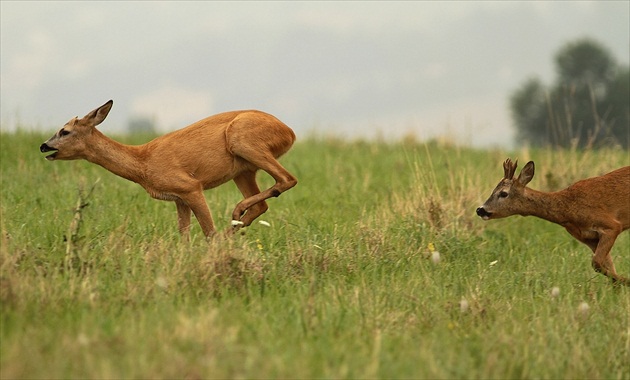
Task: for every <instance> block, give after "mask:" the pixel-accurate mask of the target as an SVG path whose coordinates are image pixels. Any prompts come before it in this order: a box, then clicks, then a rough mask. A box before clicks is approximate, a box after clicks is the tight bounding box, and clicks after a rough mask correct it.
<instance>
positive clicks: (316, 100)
mask: <svg viewBox="0 0 630 380" xmlns="http://www.w3.org/2000/svg"><path fill="white" fill-rule="evenodd" d="M629 4H630V2H628V1H616V2H613V1H594V2H571V1H550V2H543V1H530V2H513V1H508V2H474V1H466V2H396V1H386V2H301V1H300V2H235V1H230V2H203V1H196V2H185V1H176V2H165V1H160V2H150V1H138V2H131V1H120V2H117V1H103V2H96V1H86V2H78V1H77V2H74V1H68V2H55V1H44V2H35V1H24V2H11V1H5V0H2V1H1V2H0V7H1V9H0V11H1V12H0V13H1V24H0V26H1V33H0V38H1V45H0V48H1V54H0V57H1V67H0V69H1V78H0V79H1V83H2V84H1V94H0V95H1V97H0V102H1V104H0V112H1V115H0V116H1V117H0V119H1V123H2V124H1V125H2V129H3V130H11V129H12V128H14V127H15V125H16V124H23V125H28V126H32V127H37V128H40V129H45V130H49V131H53V130H55V129H58V128H60V127H61V126H62V125H63V124H64V123H65V122H66V121H68V120H69V119H70V118H71V117H74V116H83V115H85V114H86V113H87V112H89V111H90V110H92V109H94V108H96V107H97V106H100V105H101V104H103V103H105V102H106V101H107V100H109V99H113V100H114V108H113V109H112V112H111V113H110V115H109V117H108V119H107V120H106V121H105V122H104V123H103V124H102V125H101V127H100V129H101V130H102V131H104V132H105V133H108V132H120V131H123V130H124V129H125V128H126V126H127V124H128V121H129V120H130V119H131V118H134V117H139V116H142V117H149V118H153V120H155V122H156V123H157V125H158V126H159V129H160V131H169V130H173V129H178V128H180V127H183V126H185V125H188V124H190V123H192V122H194V121H196V120H199V119H201V118H204V117H206V116H209V115H211V114H214V113H219V112H222V111H228V110H234V109H251V108H255V109H261V110H263V111H267V112H270V113H272V114H274V115H276V116H277V117H279V118H280V119H281V120H283V121H284V122H285V123H287V124H288V125H289V126H291V127H292V128H293V129H294V130H295V132H296V134H297V135H298V138H299V137H301V136H302V137H304V136H308V135H309V134H311V133H313V132H315V133H317V134H334V135H339V136H343V137H373V136H383V137H391V138H400V137H401V136H403V135H406V134H410V133H412V134H414V135H416V136H417V137H418V138H421V139H424V138H429V137H434V136H437V135H446V136H451V137H452V138H455V139H457V140H459V141H460V142H463V143H469V144H474V145H476V146H488V145H494V144H506V143H508V142H509V141H511V139H512V138H513V134H514V133H513V127H512V121H511V118H510V113H509V109H508V101H509V95H510V94H511V93H512V92H513V91H514V90H515V89H516V88H518V87H519V86H520V85H521V84H522V83H523V82H524V81H525V80H526V79H527V78H529V77H531V76H538V77H539V78H541V79H542V80H543V81H544V82H545V83H551V81H552V80H553V79H554V62H553V57H554V54H555V53H556V52H557V51H558V49H559V48H560V47H562V46H563V45H564V44H566V43H567V42H570V41H574V40H576V39H579V38H582V37H591V38H593V39H595V40H597V41H599V42H600V43H602V44H603V45H604V46H606V47H607V48H609V49H610V51H611V52H612V54H613V56H614V57H615V58H616V59H617V60H618V62H620V63H622V64H624V65H627V64H628V60H629V55H630V50H629V49H630V37H629V35H630V30H629V28H630V21H629V18H630V16H629V15H630V6H629Z"/></svg>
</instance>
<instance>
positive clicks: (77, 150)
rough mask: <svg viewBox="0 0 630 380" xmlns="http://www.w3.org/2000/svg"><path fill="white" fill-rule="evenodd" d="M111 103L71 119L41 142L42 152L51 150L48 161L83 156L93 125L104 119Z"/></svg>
mask: <svg viewBox="0 0 630 380" xmlns="http://www.w3.org/2000/svg"><path fill="white" fill-rule="evenodd" d="M113 104H114V102H113V101H111V100H110V101H108V102H107V103H105V104H103V105H102V106H100V107H98V108H97V109H95V110H93V111H91V112H90V113H88V114H87V115H85V116H84V117H82V118H81V119H79V118H77V117H75V118H73V119H71V120H70V121H69V122H67V123H66V125H64V126H63V128H61V129H60V130H59V131H58V132H57V133H55V134H54V135H53V136H52V137H51V138H50V139H48V141H46V142H45V143H43V144H42V145H41V146H40V147H39V150H40V151H41V152H42V153H45V152H53V153H52V154H49V155H48V156H46V159H47V160H50V161H52V160H76V159H79V158H85V152H86V151H87V150H88V148H89V143H90V136H91V135H92V133H94V131H95V130H96V129H95V127H96V126H97V125H99V124H100V123H102V122H103V120H105V118H106V117H107V114H108V113H109V111H110V110H111V109H112V105H113Z"/></svg>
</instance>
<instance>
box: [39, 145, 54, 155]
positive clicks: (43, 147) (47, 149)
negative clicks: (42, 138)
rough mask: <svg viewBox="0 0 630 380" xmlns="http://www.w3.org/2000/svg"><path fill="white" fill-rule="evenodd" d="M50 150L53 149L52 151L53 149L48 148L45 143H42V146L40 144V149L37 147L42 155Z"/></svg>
mask: <svg viewBox="0 0 630 380" xmlns="http://www.w3.org/2000/svg"><path fill="white" fill-rule="evenodd" d="M51 150H55V149H53V148H51V147H49V146H48V145H47V144H46V143H43V144H42V145H40V147H39V151H40V152H42V153H45V152H50V151H51Z"/></svg>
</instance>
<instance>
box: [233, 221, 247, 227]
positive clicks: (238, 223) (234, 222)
mask: <svg viewBox="0 0 630 380" xmlns="http://www.w3.org/2000/svg"><path fill="white" fill-rule="evenodd" d="M243 224H245V223H243V222H241V221H240V220H233V221H232V226H234V227H236V226H242V225H243Z"/></svg>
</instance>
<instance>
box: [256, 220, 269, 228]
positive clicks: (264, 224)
mask: <svg viewBox="0 0 630 380" xmlns="http://www.w3.org/2000/svg"><path fill="white" fill-rule="evenodd" d="M258 223H260V224H262V225H263V226H265V227H271V224H270V223H269V222H267V221H264V220H259V221H258Z"/></svg>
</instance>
